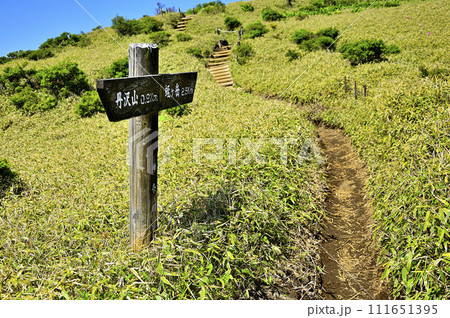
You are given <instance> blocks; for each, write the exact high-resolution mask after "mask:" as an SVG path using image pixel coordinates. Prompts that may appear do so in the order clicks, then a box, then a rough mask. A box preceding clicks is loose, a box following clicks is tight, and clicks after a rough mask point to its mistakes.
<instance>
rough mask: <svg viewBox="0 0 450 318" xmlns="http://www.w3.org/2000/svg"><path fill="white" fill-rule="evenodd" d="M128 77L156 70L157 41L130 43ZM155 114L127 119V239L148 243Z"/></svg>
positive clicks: (154, 183) (153, 208) (153, 218)
mask: <svg viewBox="0 0 450 318" xmlns="http://www.w3.org/2000/svg"><path fill="white" fill-rule="evenodd" d="M129 66H130V71H129V75H130V77H133V76H142V75H148V74H158V72H159V49H158V47H157V46H156V45H149V44H131V45H130V47H129ZM158 134H159V132H158V114H153V115H149V114H145V115H142V116H139V117H134V118H132V119H130V139H129V145H130V243H131V247H132V248H133V249H139V248H141V247H143V246H148V245H150V243H151V241H152V239H153V233H154V231H155V230H156V227H157V189H158V174H157V171H158V162H157V158H158V147H157V146H158Z"/></svg>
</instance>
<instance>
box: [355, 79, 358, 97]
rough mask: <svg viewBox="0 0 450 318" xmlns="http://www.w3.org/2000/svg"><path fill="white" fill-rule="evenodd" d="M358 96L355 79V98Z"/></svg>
mask: <svg viewBox="0 0 450 318" xmlns="http://www.w3.org/2000/svg"><path fill="white" fill-rule="evenodd" d="M357 98H358V88H357V87H356V81H355V99H357Z"/></svg>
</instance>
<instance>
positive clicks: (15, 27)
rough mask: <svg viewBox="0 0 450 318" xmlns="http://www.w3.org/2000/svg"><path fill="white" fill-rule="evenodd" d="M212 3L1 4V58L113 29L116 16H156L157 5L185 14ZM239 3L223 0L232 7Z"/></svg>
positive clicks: (1, 0) (33, 0)
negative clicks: (104, 28)
mask: <svg viewBox="0 0 450 318" xmlns="http://www.w3.org/2000/svg"><path fill="white" fill-rule="evenodd" d="M209 1H211V0H183V1H180V0H155V1H153V0H150V1H149V0H19V1H17V0H14V1H13V0H0V43H1V44H0V56H6V55H7V54H8V53H9V52H13V51H18V50H35V49H37V48H38V47H39V45H40V44H42V43H43V42H45V41H46V40H47V39H48V38H53V37H55V36H57V35H60V34H61V33H62V32H65V31H67V32H70V33H80V32H81V31H84V32H86V33H87V32H89V31H91V30H92V29H93V28H94V27H96V26H97V23H96V22H95V21H94V20H93V19H92V18H91V17H89V15H88V14H87V13H86V12H84V11H83V9H81V8H80V6H79V5H78V4H77V2H79V3H80V4H81V5H82V6H83V7H84V8H85V9H86V10H87V11H89V13H90V14H91V15H92V16H93V17H94V18H95V19H97V20H98V21H99V22H100V24H101V25H103V26H111V19H112V18H114V17H115V16H116V15H121V16H124V17H126V18H128V19H136V18H140V17H142V16H143V15H144V14H148V15H154V14H155V9H156V8H157V5H156V3H157V2H161V3H163V4H165V5H166V6H168V7H176V8H177V9H178V7H180V8H181V10H182V11H186V10H187V9H189V8H193V7H195V6H196V5H197V4H198V3H204V2H209ZM234 1H237V0H222V2H224V3H230V2H234Z"/></svg>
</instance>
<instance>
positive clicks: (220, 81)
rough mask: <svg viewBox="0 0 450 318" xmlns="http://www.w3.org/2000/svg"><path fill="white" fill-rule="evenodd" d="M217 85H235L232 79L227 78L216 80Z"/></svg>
mask: <svg viewBox="0 0 450 318" xmlns="http://www.w3.org/2000/svg"><path fill="white" fill-rule="evenodd" d="M216 83H217V84H228V83H233V79H232V78H225V79H222V80H216Z"/></svg>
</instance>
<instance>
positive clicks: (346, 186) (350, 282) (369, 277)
mask: <svg viewBox="0 0 450 318" xmlns="http://www.w3.org/2000/svg"><path fill="white" fill-rule="evenodd" d="M319 137H320V140H321V143H322V145H321V146H322V151H323V152H324V154H325V156H326V157H327V162H328V183H329V186H330V189H329V194H328V197H327V200H326V207H325V208H326V211H327V219H326V221H325V223H324V224H323V230H322V234H323V241H322V247H323V248H322V249H321V258H322V263H323V269H324V274H323V275H322V280H323V287H324V289H325V294H324V297H325V299H330V300H331V299H388V295H389V293H388V292H387V288H386V287H385V286H384V285H383V284H382V283H381V273H382V270H381V269H380V267H379V266H377V264H376V259H377V251H376V249H375V247H374V243H373V239H372V231H371V225H372V223H373V222H372V218H371V217H372V213H373V211H372V209H371V207H370V204H369V202H368V200H367V198H366V197H365V190H364V185H365V182H366V180H367V173H366V170H365V166H364V163H363V162H362V160H361V159H360V158H359V157H358V154H357V152H356V151H355V149H354V148H353V146H352V144H351V142H350V139H349V138H348V137H347V136H346V135H345V134H344V132H343V131H341V130H338V129H331V128H327V127H325V126H323V125H321V126H320V127H319Z"/></svg>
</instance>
